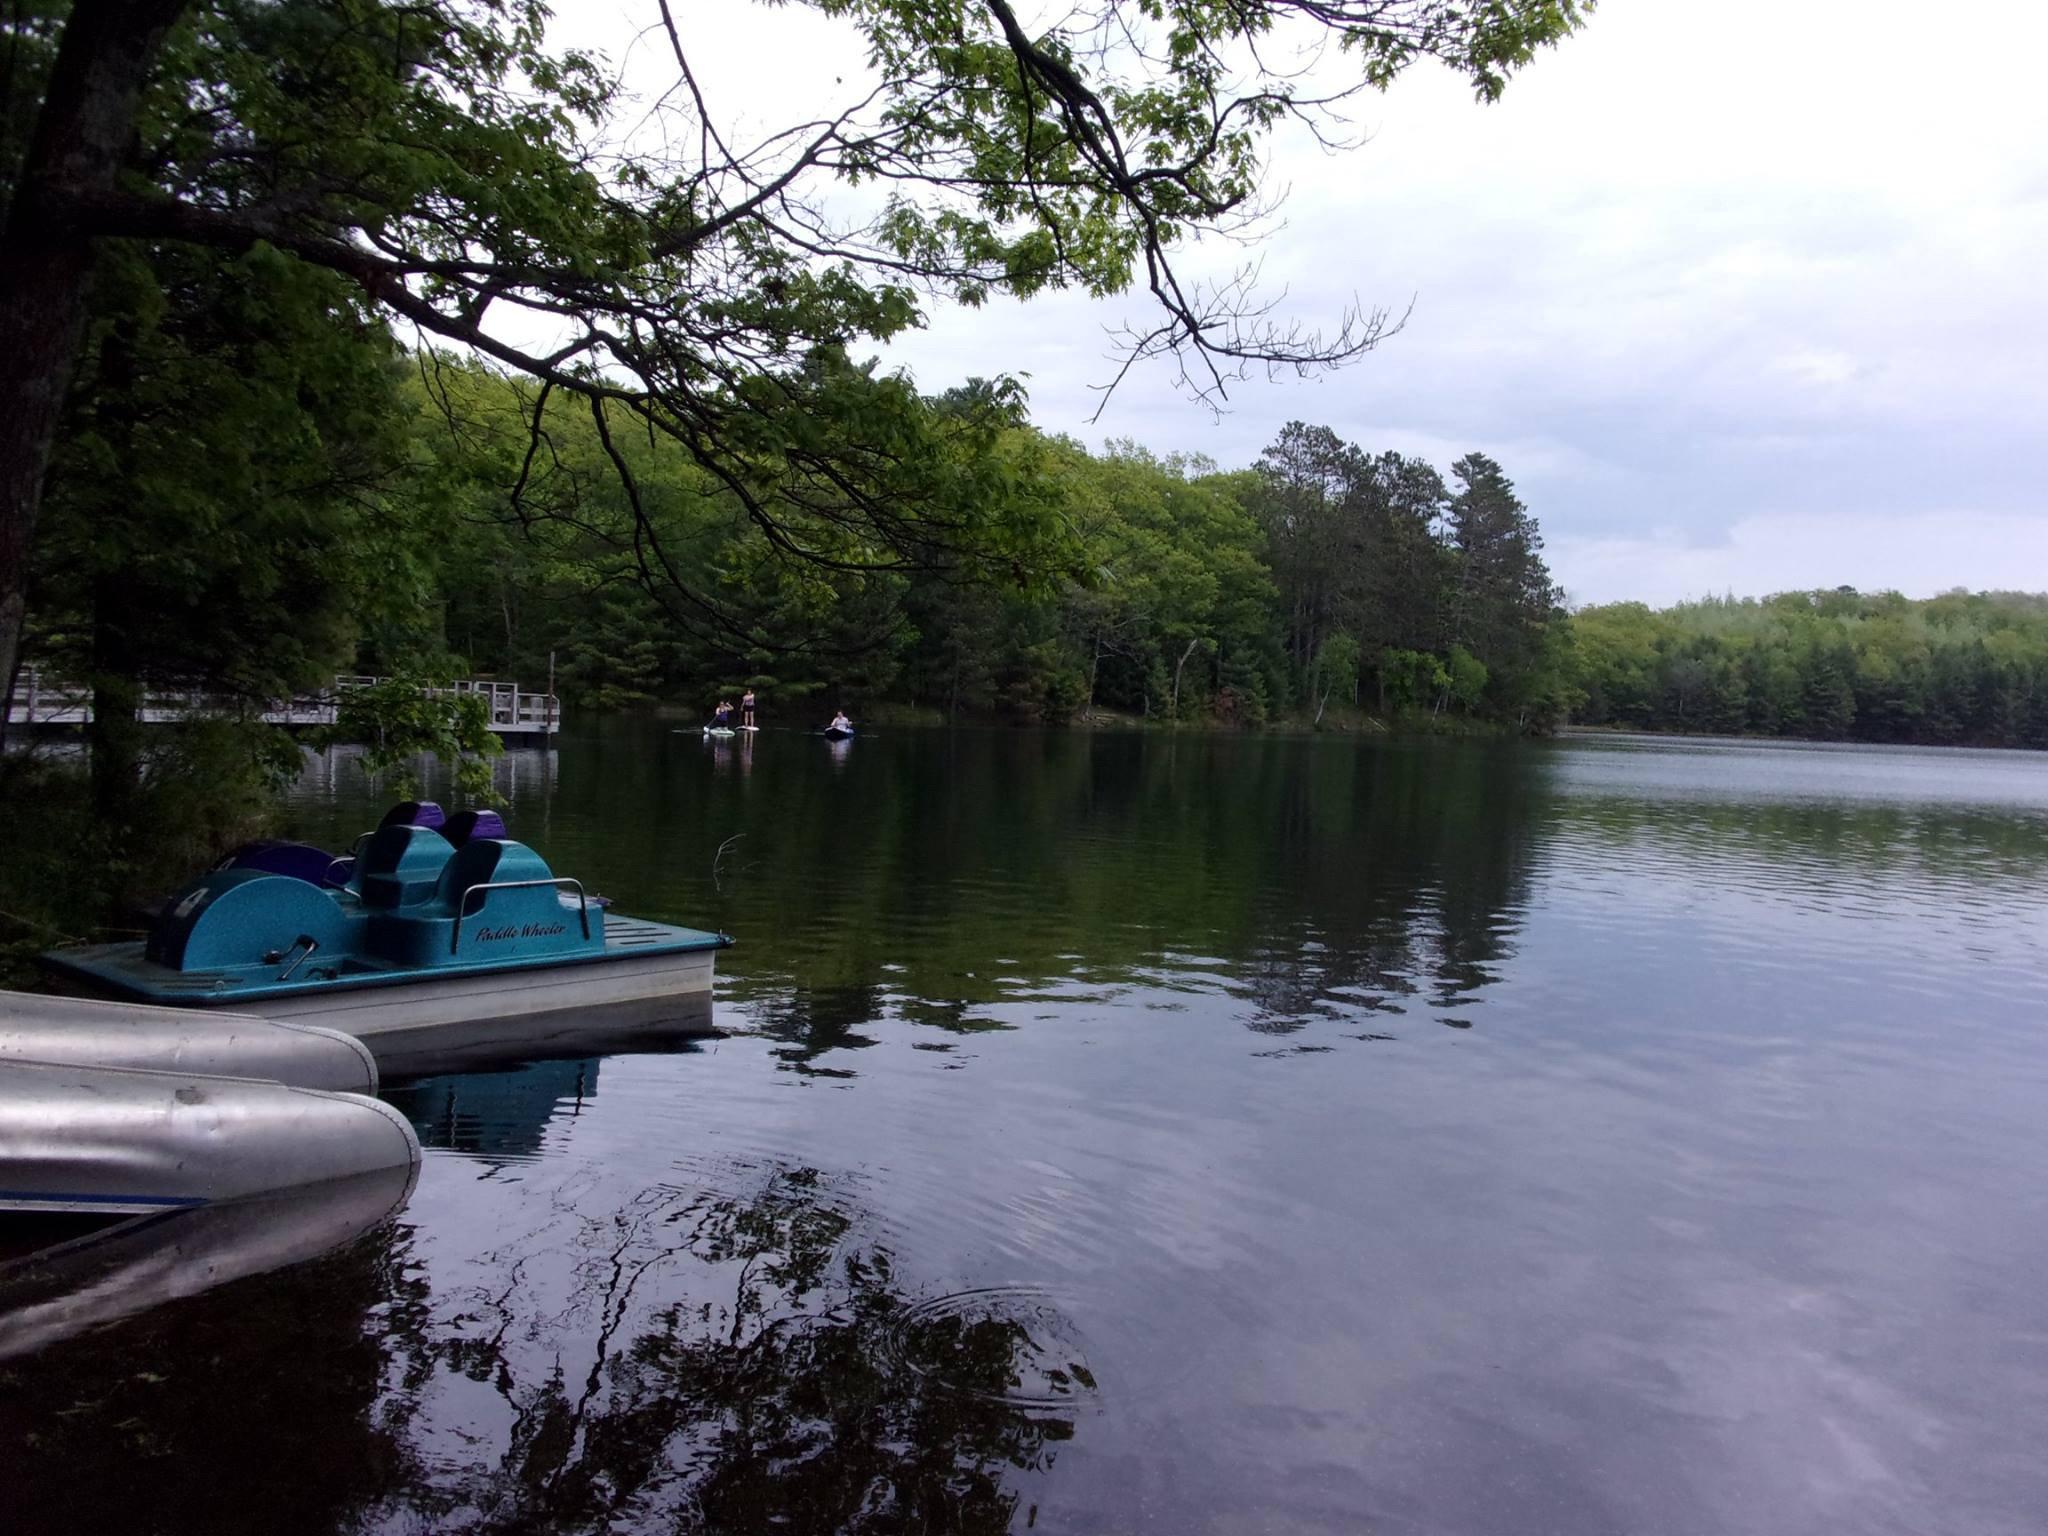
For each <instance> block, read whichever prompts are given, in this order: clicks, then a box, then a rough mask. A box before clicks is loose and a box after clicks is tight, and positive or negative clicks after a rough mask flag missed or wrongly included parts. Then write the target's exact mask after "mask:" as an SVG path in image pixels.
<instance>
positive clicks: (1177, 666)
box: [1167, 640, 1202, 720]
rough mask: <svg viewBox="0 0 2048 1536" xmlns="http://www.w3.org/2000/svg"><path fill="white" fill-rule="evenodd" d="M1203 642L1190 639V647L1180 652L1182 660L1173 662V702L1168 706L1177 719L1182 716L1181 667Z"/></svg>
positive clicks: (1172, 715)
mask: <svg viewBox="0 0 2048 1536" xmlns="http://www.w3.org/2000/svg"><path fill="white" fill-rule="evenodd" d="M1201 643H1202V642H1201V641H1200V640H1190V641H1189V642H1188V648H1187V649H1186V650H1184V651H1182V652H1181V653H1180V660H1179V661H1177V662H1175V663H1174V664H1173V702H1172V703H1171V704H1170V705H1168V706H1167V713H1168V714H1169V715H1170V716H1171V718H1173V719H1175V720H1178V719H1179V718H1180V674H1181V668H1183V667H1185V666H1186V665H1187V664H1188V658H1189V657H1190V656H1192V655H1194V654H1195V647H1196V646H1198V645H1200V644H1201Z"/></svg>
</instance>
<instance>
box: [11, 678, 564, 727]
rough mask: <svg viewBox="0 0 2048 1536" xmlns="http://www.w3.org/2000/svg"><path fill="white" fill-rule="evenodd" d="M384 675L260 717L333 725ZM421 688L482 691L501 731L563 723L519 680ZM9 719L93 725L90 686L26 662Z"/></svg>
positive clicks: (186, 700)
mask: <svg viewBox="0 0 2048 1536" xmlns="http://www.w3.org/2000/svg"><path fill="white" fill-rule="evenodd" d="M383 681H384V679H383V678H381V677H355V676H342V677H337V678H335V680H334V686H333V688H332V689H330V690H329V691H327V692H326V693H321V694H310V695H306V696H304V697H300V698H294V699H283V700H273V701H272V702H271V704H270V706H269V707H268V708H266V709H265V710H264V711H263V712H262V717H261V718H262V719H263V720H264V721H265V722H266V723H267V724H270V725H300V726H318V725H333V724H334V723H335V722H336V720H337V719H338V718H339V717H340V713H341V705H340V699H341V696H342V695H343V694H345V693H347V692H348V691H349V690H350V689H352V688H367V687H369V686H370V685H371V684H373V683H381V682H383ZM423 691H424V692H425V693H426V694H427V696H428V697H430V698H432V697H437V696H450V695H457V694H479V695H481V696H482V697H483V699H484V700H485V702H486V704H487V705H488V707H489V709H490V716H491V722H490V723H491V729H492V730H493V731H495V732H497V733H498V734H499V735H500V736H504V737H508V738H514V739H519V740H526V739H538V738H541V737H544V736H547V735H549V734H551V733H553V732H556V731H559V730H561V728H562V706H561V701H560V700H559V699H557V698H556V697H555V696H554V695H553V694H548V693H522V692H520V690H519V685H518V684H517V683H500V682H495V681H493V680H491V679H488V678H470V679H468V680H466V681H464V682H459V683H455V684H453V685H451V686H449V687H447V688H428V689H425V690H423ZM225 702H226V701H224V700H221V699H218V698H215V697H212V696H210V695H207V694H204V693H175V692H173V693H152V694H150V695H149V696H148V697H147V698H146V699H144V701H143V706H142V714H141V718H142V720H143V722H144V723H145V724H148V725H162V724H168V723H172V722H175V721H179V720H186V719H189V718H191V717H192V716H194V715H203V714H209V713H213V712H215V711H217V710H219V709H221V708H222V707H223V706H224V704H225ZM7 723H8V724H9V725H26V726H52V727H64V726H74V727H75V726H83V725H89V724H91V723H92V690H91V689H89V688H82V687H79V686H78V685H76V684H73V683H66V682H61V681H59V680H57V679H54V678H48V677H44V676H43V675H42V674H40V673H39V672H38V671H37V670H36V669H35V668H34V667H24V668H23V669H22V673H21V677H20V678H19V680H17V682H16V683H15V686H14V698H13V699H12V701H10V703H9V704H8V707H7Z"/></svg>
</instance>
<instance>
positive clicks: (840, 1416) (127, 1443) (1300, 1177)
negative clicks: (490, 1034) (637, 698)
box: [0, 722, 2048, 1536]
mask: <svg viewBox="0 0 2048 1536" xmlns="http://www.w3.org/2000/svg"><path fill="white" fill-rule="evenodd" d="M501 778H502V780H503V782H504V784H505V786H506V788H507V790H508V791H509V794H510V798H511V802H512V803H511V805H510V807H509V809H508V810H507V812H506V814H507V818H508V820H509V821H510V822H511V823H512V826H513V830H514V833H515V835H519V836H523V837H524V838H525V839H526V840H528V841H530V842H532V843H533V844H535V845H536V846H537V847H539V848H540V849H541V850H542V852H543V853H545V854H546V855H547V856H548V857H549V858H550V860H551V861H552V862H553V864H554V866H555V868H556V869H557V870H558V871H563V870H566V871H568V872H571V873H574V874H577V875H580V876H582V877H584V878H585V879H586V880H587V881H588V882H589V883H590V884H591V885H592V886H593V888H595V889H598V890H602V891H604V892H606V893H607V894H609V895H610V896H612V897H613V898H614V900H615V901H616V902H617V904H618V906H619V907H620V908H621V909H622V910H625V911H628V912H632V913H635V914H642V915H646V916H651V917H658V918H664V919H670V920H675V921H682V922H688V923H692V924H695V925H698V926H704V927H721V928H724V929H726V930H727V931H729V932H731V933H732V934H733V935H735V937H736V938H737V940H738V944H737V947H735V948H734V949H732V950H731V951H729V952H727V953H726V954H725V955H723V956H722V957H721V959H720V976H719V983H718V992H717V997H716V1004H715V1020H716V1023H717V1024H718V1026H719V1027H720V1028H721V1029H722V1030H725V1031H728V1032H729V1033H728V1034H727V1035H726V1036H725V1038H722V1039H719V1040H716V1041H711V1042H706V1043H704V1044H703V1045H701V1046H700V1047H697V1048H691V1049H685V1050H679V1051H674V1050H672V1051H667V1052H660V1053H642V1054H631V1053H627V1054H609V1055H604V1056H602V1057H600V1056H597V1055H591V1056H588V1057H585V1058H583V1059H577V1060H563V1061H548V1062H538V1063H532V1064H526V1065H523V1066H507V1067H506V1068H505V1069H503V1070H498V1071H491V1072H483V1073H472V1074H469V1075H465V1076H446V1077H439V1078H434V1079H430V1080H427V1081H422V1082H415V1083H412V1084H399V1085H393V1086H391V1087H390V1088H389V1092H388V1096H389V1097H390V1098H391V1099H392V1100H393V1102H395V1103H397V1104H399V1105H400V1106H402V1107H403V1108H404V1109H405V1110H406V1111H407V1113H409V1114H410V1115H411V1116H412V1118H413V1121H414V1123H415V1125H416V1126H417V1127H418V1129H419V1132H420V1136H421V1139H422V1141H423V1142H424V1143H426V1145H427V1146H428V1148H429V1150H428V1152H427V1160H426V1165H425V1168H424V1170H423V1172H422V1175H421V1178H420V1182H419V1185H418V1188H417V1190H416V1191H415V1193H414V1194H413V1196H412V1198H411V1201H410V1203H409V1204H408V1205H407V1207H406V1208H405V1209H404V1211H403V1212H402V1214H400V1215H399V1216H398V1217H397V1218H396V1219H395V1220H393V1221H391V1222H389V1223H387V1224H385V1225H383V1226H381V1227H379V1228H377V1229H376V1230H375V1231H373V1232H371V1233H370V1234H369V1235H367V1236H363V1237H359V1238H357V1239H355V1240H353V1241H352V1242H350V1243H348V1244H346V1245H345V1246H343V1247H341V1248H339V1249H337V1250H335V1251H333V1252H330V1253H328V1254H326V1255H325V1256H323V1257H319V1258H315V1259H312V1260H310V1261H306V1262H301V1263H298V1264H296V1265H292V1266H290V1267H286V1268H284V1269H281V1270H277V1271H275V1272H272V1273H269V1274H264V1275H259V1276H255V1277H252V1278H244V1279H240V1280H237V1281H234V1282H233V1283H231V1284H227V1285H223V1286H220V1287H217V1288H216V1289H213V1290H211V1291H209V1292H207V1293H205V1294H203V1295H199V1296H196V1297H192V1298H189V1299H186V1300H183V1301H178V1302H174V1303H171V1304H168V1305H165V1306H162V1307H159V1308H157V1309H156V1310H154V1311H151V1312H149V1313H147V1314H145V1315H143V1316H139V1317H135V1318H132V1319H130V1320H128V1321H126V1322H124V1323H120V1324H117V1325H114V1326H110V1327H106V1328H103V1329H101V1330H100V1331H98V1332H94V1333H91V1334H88V1335H85V1336H83V1337H78V1338H73V1339H70V1340H68V1341H66V1342H62V1343H58V1344H54V1345H52V1346H50V1347H49V1348H47V1349H46V1350H44V1352H43V1353H41V1354H39V1355H36V1356H33V1357H31V1358H28V1359H26V1360H20V1361H16V1362H14V1363H13V1364H11V1365H8V1366H4V1367H0V1445H4V1446H6V1447H7V1452H6V1454H5V1455H4V1456H0V1511H9V1512H11V1518H6V1517H0V1526H4V1527H5V1528H6V1529H8V1530H10V1531H20V1532H26V1531H41V1530H62V1531H66V1532H77V1531H85V1530H108V1531H122V1532H145V1531H194V1532H197V1531H207V1532H214V1531H250V1532H257V1531H263V1532H271V1531H279V1532H282V1531H290V1532H294V1533H310V1532H322V1531H329V1530H366V1531H380V1532H382V1531H392V1532H413V1531H441V1530H453V1531H470V1530H475V1531H494V1532H495V1531H503V1532H513V1531H522V1532H523V1531H532V1532H542V1531H546V1532H557V1531H595V1530H607V1529H609V1530H623V1531H641V1530H647V1531H656V1530H659V1531H670V1530H689V1531H715V1532H756V1531H766V1530H786V1531H794V1532H810V1531H837V1530H847V1531H860V1532H950V1531H962V1532H977V1533H978V1532H997V1531H1006V1530H1018V1531H1021V1530H1026V1529H1030V1530H1036V1531H1055V1532H1077V1533H1097V1532H1118V1531H1133V1532H1139V1531H1142V1532H1155V1531H1156V1532H1172V1533H1182V1532H1215V1533H1239V1532H1254V1531H1256V1532H1272V1533H1292V1532H1357V1531H1372V1532H1382V1533H1410V1532H1414V1533H1422V1532H1432V1533H1434V1532H1440V1533H1462V1536H1495V1533H1498V1536H1538V1533H1549V1532H1555V1533H1561V1536H1602V1533H1608V1532H1630V1533H1637V1532H1643V1533H1647V1532H1655V1533H1659V1536H1693V1533H1698V1536H1736V1533H1741V1536H1759V1533H1777V1532H1784V1533H1813V1532H1837V1531H1839V1532H1854V1533H1861V1536H1885V1533H1894V1532H1900V1533H1903V1532H1914V1533H1941V1536H1992V1533H2021V1532H2026V1533H2038V1532H2040V1531H2041V1530H2043V1529H2044V1528H2048V1454H2044V1452H2043V1450H2042V1437H2043V1433H2044V1430H2048V938H2044V935H2048V759H2043V758H2041V757H2036V756H2030V755H2019V754H1991V753H1974V752H1948V751H1944V752H1933V751H1925V752H1922V751H1887V750H1867V749H1830V748H1796V747H1763V746H1755V745H1736V744H1713V743H1704V744H1702V743H1679V742H1648V741H1641V740H1627V739H1603V740H1583V739H1570V740H1562V741H1555V742H1548V743H1534V744H1527V743H1518V744H1508V743H1477V744H1475V743H1452V742H1443V743H1436V742H1425V743H1389V742H1382V741H1372V740H1366V741H1356V740H1337V739H1314V740H1308V739H1256V738H1237V737H1224V736H1207V735H1187V736H1182V737H1178V738H1176V737H1173V736H1169V735H1164V734H1152V735H1136V734H1131V735H1123V734H1092V735H1091V734H1083V733H1078V732H1077V733H1067V734H1061V733H1045V734H1037V733H1006V732H992V731H991V732H982V731H960V732H952V733H947V732H938V731H909V730H905V731H881V730H878V731H876V732H875V733H873V734H872V735H871V736H867V737H863V738H862V739H860V740H857V741H855V742H853V743H852V744H850V745H847V746H828V744H827V743H825V742H824V741H822V740H820V739H818V738H816V737H809V736H805V735H801V734H798V733H795V732H776V731H765V732H763V733H762V734H761V736H760V737H759V738H758V739H757V740H755V741H753V742H751V743H749V742H745V741H741V742H736V743H722V744H719V745H716V746H714V745H711V744H709V743H707V742H705V741H704V740H703V739H701V738H700V737H698V736H697V735H696V734H694V732H692V733H688V734H682V733H673V732H671V731H670V730H669V729H668V728H667V727H666V726H660V725H655V724H652V723H648V722H607V723H605V724H604V725H603V726H601V727H598V728H593V729H591V730H589V731H588V732H587V733H586V734H579V735H574V736H571V737H570V738H568V739H566V740H564V741H563V742H562V744H561V746H560V749H559V751H558V752H557V753H555V754H554V755H553V756H552V757H546V756H542V755H541V754H539V753H533V752H526V753H514V754H512V755H511V756H510V757H508V759H507V760H506V761H505V762H504V763H503V764H502V765H501ZM381 803H382V802H381V799H380V797H379V795H378V793H377V792H376V790H375V789H374V788H373V787H372V786H370V785H369V784H368V783H367V782H365V781H364V780H363V778H362V776H361V774H360V773H359V771H358V770H357V769H356V768H355V767H354V766H353V765H352V764H351V763H349V762H347V761H343V760H334V761H323V762H321V763H319V764H316V765H315V766H314V768H313V770H312V771H311V772H309V774H308V776H307V779H306V781H305V782H304V783H303V784H302V785H301V787H300V789H299V791H298V793H297V796H296V799H295V802H294V807H295V814H296V816H297V818H298V821H299V823H300V827H299V830H301V831H302V832H304V833H306V834H308V835H310V836H312V837H314V838H316V839H325V840H328V841H330V842H345V841H346V840H347V838H348V837H349V836H351V835H352V834H353V833H354V832H356V831H358V830H360V829H361V828H362V827H364V826H367V825H369V824H370V822H371V821H372V820H374V818H375V815H376V813H377V812H378V810H379V809H380V808H381Z"/></svg>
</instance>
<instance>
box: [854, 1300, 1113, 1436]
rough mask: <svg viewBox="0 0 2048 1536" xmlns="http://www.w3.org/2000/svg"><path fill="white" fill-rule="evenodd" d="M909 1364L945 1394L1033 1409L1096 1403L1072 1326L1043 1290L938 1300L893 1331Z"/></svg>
mask: <svg viewBox="0 0 2048 1536" xmlns="http://www.w3.org/2000/svg"><path fill="white" fill-rule="evenodd" d="M890 1343H891V1345H892V1347H893V1350H894V1353H895V1354H896V1356H897V1358H898V1359H899V1360H900V1361H901V1362H902V1363H903V1365H904V1366H905V1367H906V1368H908V1369H909V1370H912V1371H915V1372H916V1373H917V1374H918V1375H920V1376H923V1377H925V1378H926V1379H927V1380H928V1381H930V1382H932V1383H933V1384H934V1385H936V1386H938V1387H940V1388H942V1389H943V1390H945V1391H949V1392H956V1393H959V1394H960V1395H961V1396H963V1397H976V1398H981V1399H984V1400H986V1401H989V1402H1000V1403H1006V1404H1008V1405H1010V1406H1011V1407H1015V1408H1026V1409H1034V1410H1040V1411H1043V1410H1046V1409H1074V1408H1080V1407H1084V1406H1086V1405H1088V1404H1089V1403H1091V1402H1092V1401H1093V1399H1094V1396H1095V1391H1096V1386H1095V1376H1094V1373H1093V1372H1092V1371H1091V1370H1090V1369H1089V1367H1088V1357H1087V1351H1086V1349H1085V1348H1084V1346H1083V1343H1082V1340H1081V1337H1080V1334H1079V1332H1078V1331H1077V1330H1076V1329H1075V1327H1074V1325H1073V1323H1071V1322H1070V1321H1068V1319H1067V1318H1066V1316H1065V1315H1064V1314H1063V1313H1062V1312H1061V1311H1060V1310H1059V1308H1058V1307H1057V1306H1055V1305H1054V1304H1053V1302H1052V1300H1051V1298H1050V1297H1048V1296H1047V1295H1046V1294H1045V1293H1044V1292H1042V1291H1035V1290H1031V1289H1029V1288H1028V1287H1024V1286H989V1287H985V1288H983V1289H980V1290H972V1291H958V1292H955V1293H953V1294H952V1295H948V1296H938V1297H934V1298H932V1299H931V1300H929V1301H923V1302H920V1303H918V1304H917V1305H916V1306H914V1307H912V1308H911V1309H910V1310H909V1311H908V1312H906V1313H905V1314H904V1315H903V1316H902V1318H901V1319H899V1320H898V1321H897V1323H896V1325H895V1327H894V1329H893V1330H892V1333H891V1339H890Z"/></svg>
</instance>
